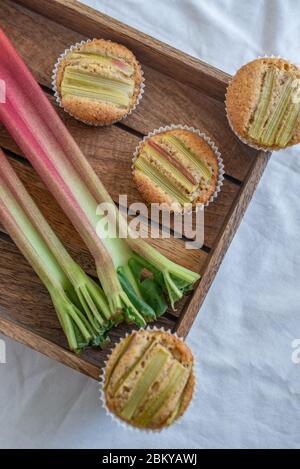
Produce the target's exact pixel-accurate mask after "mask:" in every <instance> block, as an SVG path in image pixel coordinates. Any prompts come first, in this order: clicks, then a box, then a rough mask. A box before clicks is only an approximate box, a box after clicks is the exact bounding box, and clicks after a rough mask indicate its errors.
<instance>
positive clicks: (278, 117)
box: [260, 77, 293, 145]
mask: <svg viewBox="0 0 300 469" xmlns="http://www.w3.org/2000/svg"><path fill="white" fill-rule="evenodd" d="M292 81H293V78H292V77H289V78H288V80H287V82H286V84H285V85H284V88H283V91H282V93H281V96H280V98H279V101H278V103H277V105H276V106H275V109H274V111H273V112H272V114H271V117H270V119H269V122H268V123H267V125H266V126H265V129H264V131H263V133H262V135H261V139H260V142H261V143H263V144H264V145H273V144H274V142H275V140H276V135H277V132H278V129H279V128H280V125H281V123H282V121H283V118H284V115H285V113H286V110H287V108H288V106H289V103H290V100H291V95H292V92H293V89H292V86H291V84H292Z"/></svg>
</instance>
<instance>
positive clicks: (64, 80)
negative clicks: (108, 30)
mask: <svg viewBox="0 0 300 469" xmlns="http://www.w3.org/2000/svg"><path fill="white" fill-rule="evenodd" d="M142 80H143V79H142V70H141V67H140V65H139V63H138V61H137V60H136V58H135V56H134V55H133V53H132V52H131V51H130V50H128V49H127V47H125V46H123V45H120V44H117V43H115V42H111V41H105V40H104V39H94V40H93V41H90V42H86V43H83V44H80V45H78V46H76V47H71V49H69V50H68V51H67V52H66V54H65V55H64V56H63V57H62V58H61V59H60V60H59V62H58V65H57V66H56V71H55V73H54V88H55V90H56V95H57V96H58V98H59V100H60V104H61V106H62V107H63V108H64V109H65V111H67V112H69V113H70V114H71V115H72V116H73V117H75V118H77V119H79V120H81V121H84V122H86V123H90V124H94V125H108V124H111V123H112V122H115V121H118V120H120V119H122V118H123V117H124V116H125V115H126V114H128V112H129V111H131V110H132V109H133V107H134V106H135V105H136V103H137V101H138V99H139V96H140V92H141V85H142Z"/></svg>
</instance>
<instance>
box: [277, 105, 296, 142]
mask: <svg viewBox="0 0 300 469" xmlns="http://www.w3.org/2000/svg"><path fill="white" fill-rule="evenodd" d="M299 113H300V103H291V104H290V107H289V109H288V112H287V116H286V118H285V121H284V124H283V125H282V127H281V129H280V131H279V132H278V135H277V137H276V141H275V143H276V145H278V146H280V147H285V146H286V145H287V144H288V143H289V141H290V140H291V138H292V136H293V133H294V130H295V126H296V124H297V121H298V118H299Z"/></svg>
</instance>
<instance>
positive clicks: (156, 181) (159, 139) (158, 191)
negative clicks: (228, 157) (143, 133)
mask: <svg viewBox="0 0 300 469" xmlns="http://www.w3.org/2000/svg"><path fill="white" fill-rule="evenodd" d="M218 176H219V165H218V158H217V155H216V153H215V151H214V150H213V149H212V147H211V145H209V143H207V141H205V140H204V139H203V138H202V137H200V136H199V135H198V134H197V133H196V132H193V131H191V130H185V129H181V128H177V129H172V130H167V131H162V132H160V133H157V134H156V135H154V136H152V137H150V138H147V139H146V140H145V141H143V142H142V144H141V145H140V148H139V152H138V154H137V157H136V158H135V161H134V163H133V179H134V181H135V183H136V186H137V188H138V190H139V192H140V193H141V194H142V196H143V197H144V199H145V200H147V202H150V203H160V204H163V206H164V207H165V208H167V209H169V210H171V211H182V210H184V209H185V208H186V207H187V208H190V207H196V206H197V205H205V204H206V203H208V201H209V200H210V199H211V197H212V195H213V194H214V192H215V190H216V187H217V183H218Z"/></svg>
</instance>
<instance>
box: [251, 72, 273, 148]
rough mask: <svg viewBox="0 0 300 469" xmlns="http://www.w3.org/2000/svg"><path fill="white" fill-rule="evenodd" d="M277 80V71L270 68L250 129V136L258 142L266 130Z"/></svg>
mask: <svg viewBox="0 0 300 469" xmlns="http://www.w3.org/2000/svg"><path fill="white" fill-rule="evenodd" d="M275 78H276V71H275V69H274V68H269V69H268V70H267V71H266V74H265V77H264V80H263V85H262V91H261V94H260V97H259V103H258V106H257V109H256V111H255V114H254V119H253V122H252V124H251V126H250V129H249V136H250V137H251V138H254V139H256V140H259V139H260V136H261V134H262V132H263V130H264V125H265V122H266V120H267V117H268V110H269V107H270V104H271V97H272V92H273V88H274V83H275Z"/></svg>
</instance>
